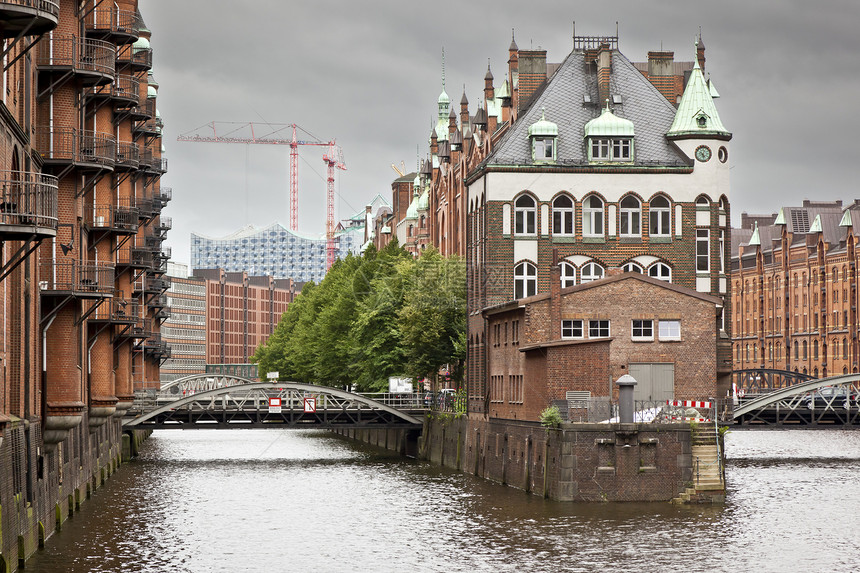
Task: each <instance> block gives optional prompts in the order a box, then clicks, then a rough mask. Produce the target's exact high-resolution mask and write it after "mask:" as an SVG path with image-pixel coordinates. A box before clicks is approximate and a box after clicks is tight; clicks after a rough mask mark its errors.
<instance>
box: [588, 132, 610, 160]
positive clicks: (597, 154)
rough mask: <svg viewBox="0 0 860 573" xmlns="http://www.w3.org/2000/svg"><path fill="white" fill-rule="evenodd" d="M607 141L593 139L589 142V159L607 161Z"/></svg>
mask: <svg viewBox="0 0 860 573" xmlns="http://www.w3.org/2000/svg"><path fill="white" fill-rule="evenodd" d="M610 158H611V157H610V155H609V140H608V139H599V138H594V139H592V140H591V159H592V160H594V161H609V159H610Z"/></svg>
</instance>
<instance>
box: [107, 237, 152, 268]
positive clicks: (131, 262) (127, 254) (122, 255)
mask: <svg viewBox="0 0 860 573" xmlns="http://www.w3.org/2000/svg"><path fill="white" fill-rule="evenodd" d="M154 263H155V258H154V257H153V256H152V249H151V248H148V247H144V246H138V245H135V244H132V240H131V239H130V240H129V241H128V242H127V243H126V244H124V245H123V246H122V247H120V249H119V250H118V251H117V254H116V266H117V268H118V269H120V270H123V269H125V268H132V269H151V268H152V267H153V265H154Z"/></svg>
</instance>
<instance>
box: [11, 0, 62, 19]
mask: <svg viewBox="0 0 860 573" xmlns="http://www.w3.org/2000/svg"><path fill="white" fill-rule="evenodd" d="M2 4H12V5H15V6H21V7H24V8H32V9H33V10H38V11H40V12H47V13H48V14H50V15H51V16H54V17H59V15H60V4H59V2H52V1H51V0H3V1H2V2H0V5H2Z"/></svg>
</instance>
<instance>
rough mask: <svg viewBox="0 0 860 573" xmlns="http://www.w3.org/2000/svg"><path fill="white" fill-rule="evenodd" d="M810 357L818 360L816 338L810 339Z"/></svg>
mask: <svg viewBox="0 0 860 573" xmlns="http://www.w3.org/2000/svg"><path fill="white" fill-rule="evenodd" d="M812 359H813V360H818V341H817V340H813V341H812Z"/></svg>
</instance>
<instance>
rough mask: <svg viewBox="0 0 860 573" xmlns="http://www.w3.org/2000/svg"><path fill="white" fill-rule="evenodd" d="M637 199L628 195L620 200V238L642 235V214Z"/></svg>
mask: <svg viewBox="0 0 860 573" xmlns="http://www.w3.org/2000/svg"><path fill="white" fill-rule="evenodd" d="M640 210H641V205H640V204H639V199H637V198H636V197H634V196H633V195H628V196H627V197H625V198H624V199H622V200H621V236H622V237H639V236H641V235H642V225H641V222H642V214H641V212H640Z"/></svg>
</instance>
